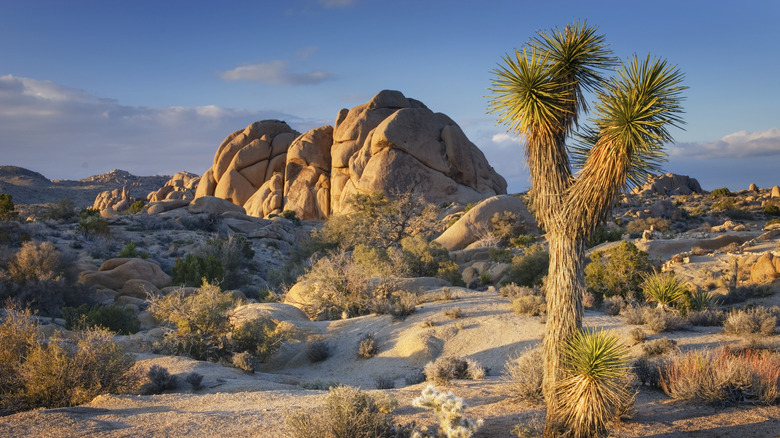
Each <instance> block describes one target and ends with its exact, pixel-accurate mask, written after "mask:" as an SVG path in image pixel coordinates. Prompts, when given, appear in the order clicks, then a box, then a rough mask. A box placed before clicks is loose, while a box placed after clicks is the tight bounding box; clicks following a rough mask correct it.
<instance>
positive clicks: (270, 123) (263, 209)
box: [195, 90, 506, 220]
mask: <svg viewBox="0 0 780 438" xmlns="http://www.w3.org/2000/svg"><path fill="white" fill-rule="evenodd" d="M373 191H384V192H386V193H393V192H406V191H412V192H413V193H417V194H420V195H422V196H423V197H424V198H426V200H428V201H429V202H433V203H442V202H452V201H458V202H477V201H479V200H482V199H484V198H487V197H490V196H495V195H500V194H506V181H505V180H504V178H502V177H501V176H500V175H498V174H497V173H496V172H495V171H494V170H493V168H492V167H491V166H490V165H489V164H488V162H487V159H486V158H485V156H484V154H483V153H482V151H480V150H479V148H477V147H476V146H475V145H474V144H473V143H472V142H471V141H469V139H468V138H467V137H466V135H465V134H464V133H463V131H462V130H461V129H460V127H458V125H457V124H456V123H455V122H454V121H453V120H452V119H450V118H449V117H447V116H446V115H444V114H441V113H434V112H433V111H431V110H430V109H428V108H427V107H426V106H425V105H424V104H423V103H422V102H419V101H417V100H414V99H409V98H407V97H405V96H404V95H403V94H402V93H401V92H399V91H391V90H384V91H381V92H380V93H378V94H377V95H376V96H374V97H373V98H372V99H371V100H370V101H368V102H367V103H365V104H363V105H359V106H357V107H355V108H352V109H349V110H348V109H342V110H341V111H340V112H339V114H338V117H337V120H336V123H335V126H322V127H319V128H316V129H313V130H311V131H308V132H305V133H303V134H299V133H298V132H296V131H294V130H293V129H292V128H290V127H289V126H288V125H287V124H286V123H285V122H282V121H278V120H265V121H260V122H255V123H253V124H251V125H249V126H248V127H247V128H246V129H244V130H241V131H236V132H234V133H232V134H230V135H229V136H228V137H227V138H226V139H225V140H224V141H223V142H222V144H221V145H220V146H219V148H218V149H217V152H216V154H215V156H214V162H213V164H212V167H211V168H210V169H209V170H207V171H206V173H205V174H204V175H203V176H202V177H201V180H200V183H199V185H198V188H197V191H196V194H195V197H196V198H198V197H202V196H215V197H218V198H222V199H227V200H230V201H231V202H233V203H234V204H236V205H239V206H242V207H244V209H245V210H246V212H247V214H249V215H251V216H256V217H268V216H269V215H272V214H280V213H281V212H282V211H283V210H291V211H293V212H295V214H296V216H297V217H298V218H300V219H303V220H317V219H325V218H327V217H328V216H329V215H331V214H333V213H339V212H343V211H345V210H346V208H347V204H346V202H345V201H346V200H347V199H349V198H350V197H352V196H353V195H355V194H357V193H369V192H373Z"/></svg>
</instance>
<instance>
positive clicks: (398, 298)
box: [387, 291, 419, 321]
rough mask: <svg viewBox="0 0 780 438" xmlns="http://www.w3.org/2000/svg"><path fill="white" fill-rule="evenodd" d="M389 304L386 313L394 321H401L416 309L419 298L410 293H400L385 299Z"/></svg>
mask: <svg viewBox="0 0 780 438" xmlns="http://www.w3.org/2000/svg"><path fill="white" fill-rule="evenodd" d="M387 300H388V302H389V309H388V313H389V314H390V316H392V317H393V319H394V320H396V321H403V320H404V319H406V317H407V316H409V315H411V314H413V313H414V312H415V311H416V309H417V303H418V300H419V298H418V297H417V294H415V293H412V292H406V291H400V292H398V293H396V294H393V295H389V296H388V297H387Z"/></svg>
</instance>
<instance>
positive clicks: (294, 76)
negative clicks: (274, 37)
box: [220, 59, 333, 85]
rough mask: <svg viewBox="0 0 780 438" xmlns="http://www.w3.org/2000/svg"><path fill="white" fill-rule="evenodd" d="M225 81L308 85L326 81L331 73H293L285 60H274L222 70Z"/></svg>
mask: <svg viewBox="0 0 780 438" xmlns="http://www.w3.org/2000/svg"><path fill="white" fill-rule="evenodd" d="M220 77H221V78H222V80H225V81H249V82H264V83H268V84H272V85H309V84H316V83H320V82H323V81H327V80H329V79H332V78H333V75H332V74H330V73H328V72H324V71H319V70H316V71H311V72H308V73H293V72H292V71H290V67H289V65H288V64H287V63H286V62H285V61H281V60H278V59H277V60H274V61H271V62H267V63H263V64H252V65H243V66H241V67H236V68H234V69H233V70H228V71H225V72H223V73H222V74H221V75H220Z"/></svg>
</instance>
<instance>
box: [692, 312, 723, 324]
mask: <svg viewBox="0 0 780 438" xmlns="http://www.w3.org/2000/svg"><path fill="white" fill-rule="evenodd" d="M685 318H686V319H687V320H688V324H690V325H694V326H699V327H715V326H719V325H723V322H724V321H725V320H726V312H724V311H722V310H713V309H706V310H698V311H693V312H688V314H687V315H686V316H685Z"/></svg>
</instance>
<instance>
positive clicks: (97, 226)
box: [76, 210, 111, 238]
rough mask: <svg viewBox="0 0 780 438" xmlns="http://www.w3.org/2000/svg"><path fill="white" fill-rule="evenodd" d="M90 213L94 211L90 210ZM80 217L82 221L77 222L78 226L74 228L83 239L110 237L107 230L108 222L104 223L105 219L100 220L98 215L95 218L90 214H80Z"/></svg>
mask: <svg viewBox="0 0 780 438" xmlns="http://www.w3.org/2000/svg"><path fill="white" fill-rule="evenodd" d="M91 211H95V210H91ZM81 217H82V219H81V220H80V221H79V224H78V226H77V227H76V229H77V230H78V232H80V233H81V234H82V235H83V236H84V237H87V238H94V237H100V238H108V237H109V236H110V235H111V230H110V229H109V226H108V222H106V221H105V219H103V218H101V217H100V215H99V213H98V215H97V216H96V215H94V214H92V213H87V214H86V215H85V214H82V215H81Z"/></svg>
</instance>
